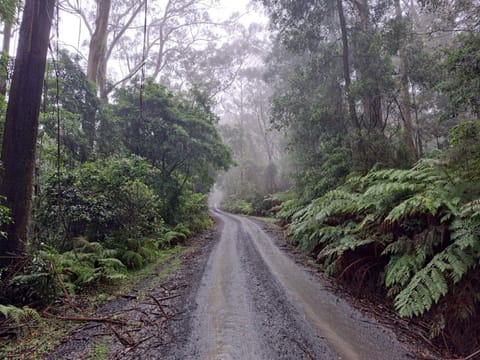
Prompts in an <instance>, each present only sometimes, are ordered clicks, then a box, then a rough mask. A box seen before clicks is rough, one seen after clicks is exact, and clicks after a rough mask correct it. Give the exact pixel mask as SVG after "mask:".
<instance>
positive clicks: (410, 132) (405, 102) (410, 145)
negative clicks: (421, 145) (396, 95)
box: [394, 0, 418, 163]
mask: <svg viewBox="0 0 480 360" xmlns="http://www.w3.org/2000/svg"><path fill="white" fill-rule="evenodd" d="M394 5H395V15H396V18H397V21H402V20H403V16H402V9H401V7H400V0H394ZM402 43H403V42H402ZM399 57H400V69H399V70H400V94H401V100H400V113H401V117H402V120H403V124H404V129H403V138H404V141H405V145H406V147H407V151H408V157H409V160H410V162H412V163H413V162H415V161H417V160H418V153H417V149H416V146H415V141H414V138H415V132H414V129H413V120H412V111H411V108H410V102H411V101H410V91H409V81H408V74H407V69H406V64H405V63H406V59H405V57H406V56H405V50H404V47H403V44H400V49H399Z"/></svg>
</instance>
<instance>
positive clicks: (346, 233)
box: [284, 160, 480, 352]
mask: <svg viewBox="0 0 480 360" xmlns="http://www.w3.org/2000/svg"><path fill="white" fill-rule="evenodd" d="M447 165H448V164H447V163H445V162H441V161H438V160H425V161H422V162H420V163H418V164H417V165H416V166H415V167H413V168H412V169H408V170H396V169H386V170H377V171H371V172H370V173H368V174H367V175H365V176H351V177H350V178H348V179H347V181H346V183H345V184H344V185H343V186H340V187H338V188H336V189H334V190H332V191H329V192H327V193H326V194H325V195H323V196H322V197H320V198H317V199H315V200H313V201H312V202H311V203H310V204H308V205H307V206H305V207H303V208H301V209H300V210H298V211H296V212H295V213H294V214H293V215H291V221H292V222H291V224H290V226H289V227H288V234H289V237H290V239H291V241H292V242H294V243H295V244H297V245H298V246H299V247H300V248H301V249H303V250H304V251H307V252H310V253H311V254H312V255H313V256H314V257H315V258H316V259H317V261H318V262H319V263H320V264H321V265H322V267H323V269H324V270H325V272H326V273H327V274H330V275H332V276H335V277H336V278H337V279H339V280H340V281H341V282H343V283H344V284H346V285H348V286H349V287H350V288H352V289H353V290H354V291H355V292H356V293H357V295H359V294H362V293H363V295H368V296H372V295H374V296H378V295H379V294H383V295H384V296H386V297H388V298H389V299H391V301H392V302H393V304H394V306H395V308H396V309H397V311H398V313H399V314H400V315H401V316H404V317H419V316H423V317H426V318H428V319H429V320H428V321H429V322H430V324H431V326H432V337H437V336H440V335H441V336H442V337H444V338H448V339H450V341H451V342H452V343H455V342H458V339H460V338H461V337H462V336H461V332H459V331H458V329H460V328H462V326H466V325H465V324H466V323H465V322H466V319H473V318H475V316H477V315H476V314H477V308H478V298H477V295H476V294H477V293H478V292H480V282H479V281H477V280H476V279H477V278H478V274H479V269H478V264H479V263H480V205H479V204H480V200H479V199H478V192H479V190H480V187H479V185H478V183H477V184H476V183H471V182H468V181H464V180H463V179H465V176H463V175H462V174H461V173H459V172H453V171H452V169H451V168H449V167H448V166H447ZM468 171H470V168H469V170H468ZM294 205H295V204H293V203H292V204H288V203H286V204H285V205H284V206H285V207H286V208H287V209H288V208H290V209H292V210H293V209H294V208H295V206H294ZM289 213H291V211H289V212H286V215H287V216H288V215H289ZM451 308H455V309H456V311H455V312H452V311H451V310H449V309H451ZM461 324H463V325H461ZM472 331H473V332H476V331H477V330H474V329H472ZM478 345H479V344H477V342H472V343H471V344H470V345H469V348H468V349H467V348H464V349H462V350H464V351H467V352H468V351H469V350H472V351H473V350H474V347H478ZM470 346H471V347H470Z"/></svg>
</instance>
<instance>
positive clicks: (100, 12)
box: [87, 0, 112, 98]
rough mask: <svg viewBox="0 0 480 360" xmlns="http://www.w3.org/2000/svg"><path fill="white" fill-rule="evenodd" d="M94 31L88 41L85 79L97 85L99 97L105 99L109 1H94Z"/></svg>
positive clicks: (110, 3)
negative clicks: (95, 8)
mask: <svg viewBox="0 0 480 360" xmlns="http://www.w3.org/2000/svg"><path fill="white" fill-rule="evenodd" d="M96 1H97V15H96V18H95V31H94V32H93V34H92V38H91V39H90V47H89V52H88V65H87V77H88V79H89V80H91V81H93V82H94V83H95V84H97V86H98V89H99V91H100V97H101V98H106V53H107V40H108V20H109V17H110V9H111V5H112V2H111V0H96Z"/></svg>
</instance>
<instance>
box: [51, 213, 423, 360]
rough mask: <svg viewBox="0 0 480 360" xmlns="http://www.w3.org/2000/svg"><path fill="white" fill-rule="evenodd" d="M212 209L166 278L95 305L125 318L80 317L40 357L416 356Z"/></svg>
mask: <svg viewBox="0 0 480 360" xmlns="http://www.w3.org/2000/svg"><path fill="white" fill-rule="evenodd" d="M213 213H214V216H215V217H216V218H217V220H218V221H217V222H218V226H217V227H216V228H215V229H214V230H212V231H209V232H207V233H205V234H203V235H202V234H200V235H199V236H197V237H196V238H195V239H191V241H190V242H189V244H187V248H188V249H190V251H188V252H186V253H185V254H184V255H182V260H181V264H182V265H181V266H180V267H179V268H178V269H177V270H176V271H175V272H174V273H172V274H171V276H170V277H169V278H168V279H166V280H162V282H160V283H158V282H157V281H156V280H155V279H156V277H157V276H158V275H159V274H156V273H154V274H152V275H151V280H148V281H145V282H144V284H143V285H142V284H139V285H138V287H137V288H136V289H134V290H133V291H132V293H131V294H127V295H124V296H122V297H119V298H117V299H115V300H113V301H111V302H108V303H105V304H104V305H103V306H102V308H101V309H99V311H98V313H97V316H100V317H104V316H110V317H113V318H115V319H122V320H123V321H125V323H128V325H115V326H113V325H112V326H111V325H110V324H95V323H94V324H89V323H87V324H85V325H84V326H82V327H81V328H79V329H77V330H75V331H74V332H73V333H72V334H70V335H68V336H67V337H66V338H65V339H64V341H62V344H61V345H60V346H58V347H57V348H56V349H55V350H54V351H53V352H52V353H50V354H49V355H48V356H46V357H45V359H48V360H58V359H68V360H71V359H83V360H85V359H95V360H97V359H98V358H99V357H98V356H99V355H98V354H99V353H105V356H102V357H100V358H102V359H115V360H116V359H122V360H125V359H141V360H145V359H169V360H184V359H190V360H193V359H195V360H230V359H233V360H263V359H268V360H276V359H289V360H297V359H308V360H311V359H315V360H317V359H318V360H329V359H346V360H397V359H415V358H417V356H416V355H414V354H413V353H412V352H410V351H409V350H408V349H407V346H405V345H403V344H401V343H399V342H398V341H397V340H396V337H395V335H394V334H393V332H392V331H391V330H389V329H387V328H384V327H382V326H381V325H379V324H378V323H377V322H376V321H375V320H374V319H373V318H372V317H370V316H368V315H364V314H363V313H362V312H360V311H359V310H357V309H355V308H353V307H352V306H351V305H350V304H349V303H347V302H346V301H345V300H343V299H342V298H340V297H338V295H336V294H334V293H332V292H331V291H330V290H328V289H327V288H326V286H325V285H322V282H321V281H319V278H318V277H317V276H315V275H314V274H313V273H312V272H311V271H309V270H308V269H307V268H305V267H303V265H299V264H297V263H296V262H295V260H294V259H293V258H292V257H291V256H290V255H289V254H288V253H287V252H285V251H284V250H281V249H280V248H279V244H280V243H279V241H278V239H276V238H275V237H271V236H270V235H269V234H268V233H267V232H265V231H264V230H263V229H262V226H261V225H259V223H257V222H256V221H254V220H251V219H249V218H246V217H241V216H236V215H231V214H227V213H224V212H221V211H217V210H215V211H214V212H213ZM158 271H159V272H161V270H160V269H159V270H158ZM149 284H150V285H149ZM167 299H168V300H167ZM160 302H161V303H160Z"/></svg>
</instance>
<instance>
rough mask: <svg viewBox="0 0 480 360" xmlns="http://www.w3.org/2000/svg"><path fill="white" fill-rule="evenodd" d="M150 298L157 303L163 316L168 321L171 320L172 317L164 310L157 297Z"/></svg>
mask: <svg viewBox="0 0 480 360" xmlns="http://www.w3.org/2000/svg"><path fill="white" fill-rule="evenodd" d="M149 297H150V298H151V299H152V300H153V301H155V303H156V304H157V306H158V308H159V309H160V311H161V312H162V314H163V316H165V318H167V319H168V318H170V317H169V316H168V314H167V313H166V312H165V310H163V306H162V304H160V301H159V300H157V299H156V298H155V296H153V295H150V296H149Z"/></svg>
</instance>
